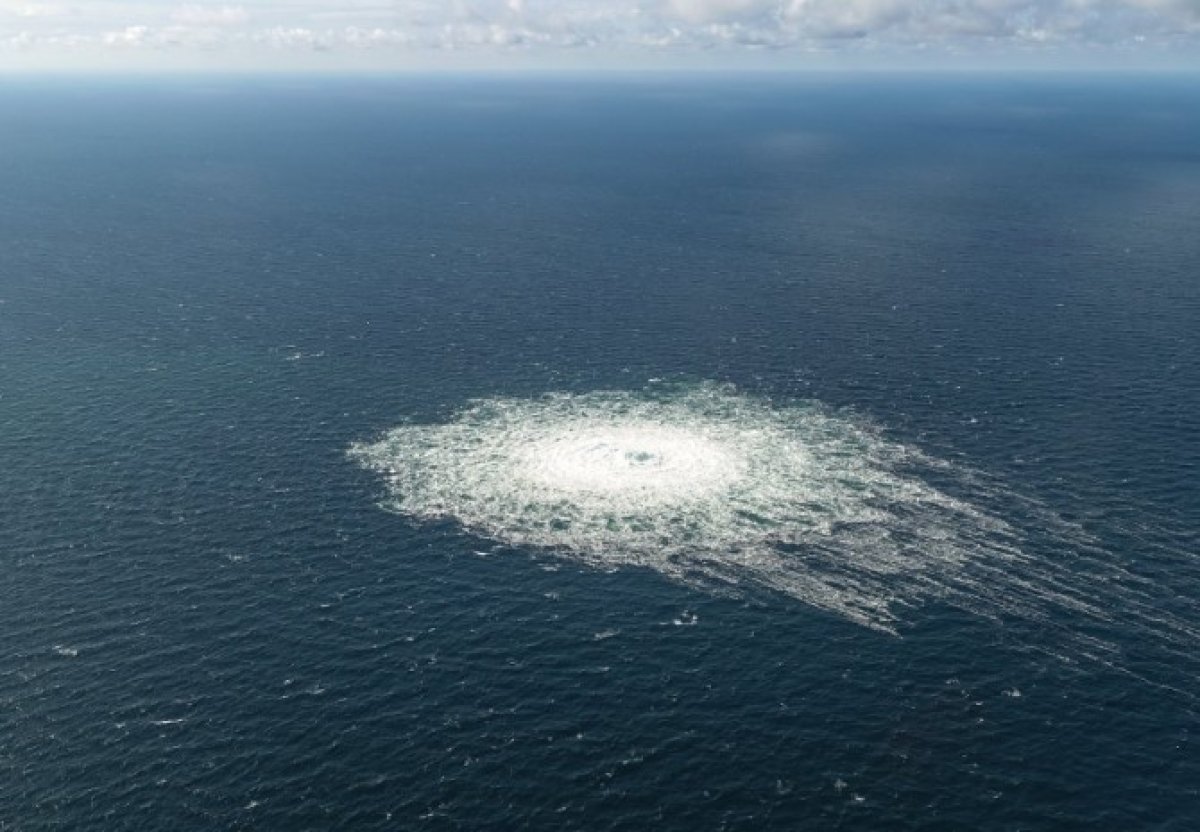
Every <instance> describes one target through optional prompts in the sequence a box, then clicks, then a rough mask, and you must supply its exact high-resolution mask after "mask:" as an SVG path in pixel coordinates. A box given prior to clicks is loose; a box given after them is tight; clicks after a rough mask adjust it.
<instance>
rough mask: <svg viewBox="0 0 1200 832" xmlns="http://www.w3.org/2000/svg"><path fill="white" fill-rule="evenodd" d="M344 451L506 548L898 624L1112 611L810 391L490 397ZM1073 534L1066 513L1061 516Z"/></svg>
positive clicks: (934, 475)
mask: <svg viewBox="0 0 1200 832" xmlns="http://www.w3.org/2000/svg"><path fill="white" fill-rule="evenodd" d="M351 454H352V456H353V457H355V458H356V459H358V460H360V461H361V462H362V463H363V464H364V465H366V466H367V467H369V468H371V469H373V470H375V471H378V472H380V473H381V474H383V475H384V476H385V477H386V478H387V482H388V486H389V497H388V499H387V501H386V505H387V507H388V508H390V509H392V510H394V511H397V512H400V513H402V514H405V515H408V516H411V517H413V518H416V519H418V520H431V519H436V518H449V519H453V520H455V521H457V522H458V523H460V524H461V525H462V526H463V527H464V528H465V529H466V530H468V531H470V532H472V533H474V534H476V535H479V536H482V537H486V538H490V539H492V540H495V541H499V542H502V543H505V544H509V545H512V546H517V547H531V548H536V549H539V550H544V551H548V552H552V553H554V554H556V555H559V556H561V557H564V558H571V559H574V560H577V561H581V562H583V563H586V564H589V565H592V566H597V567H605V568H612V567H624V566H637V567H646V568H650V569H653V570H655V571H657V572H660V573H662V574H663V575H666V576H668V577H670V578H672V579H676V580H679V581H684V582H687V583H691V584H703V585H705V586H707V587H710V588H716V589H719V590H725V591H733V592H739V591H742V590H747V589H755V588H765V589H769V590H772V591H775V592H780V593H784V594H786V595H788V596H791V597H793V598H795V599H798V600H800V601H803V602H804V603H807V604H811V605H812V606H814V607H818V608H821V609H824V610H828V611H830V612H833V613H836V614H838V615H841V616H844V617H846V618H848V619H851V620H853V621H855V622H858V623H860V624H863V625H866V626H869V627H873V628H876V629H881V630H887V631H894V630H895V627H896V626H897V624H898V623H899V617H898V616H899V611H900V610H902V609H903V608H905V607H907V606H912V605H916V604H920V603H923V602H926V601H929V600H933V599H939V600H946V601H949V602H951V603H954V604H956V605H958V606H960V607H965V608H969V609H972V610H975V611H978V612H981V613H984V614H987V615H990V616H1001V615H1004V614H1007V613H1013V614H1019V615H1022V616H1031V615H1043V614H1045V612H1046V611H1047V610H1048V609H1049V608H1056V609H1062V608H1064V607H1069V608H1073V609H1076V610H1079V611H1083V612H1086V613H1088V614H1089V615H1096V616H1102V615H1103V611H1102V610H1099V609H1097V608H1095V607H1094V606H1093V605H1091V604H1090V603H1089V602H1088V601H1087V600H1086V597H1085V596H1084V595H1083V594H1081V593H1075V592H1072V591H1070V590H1069V589H1067V588H1065V587H1064V585H1063V582H1062V581H1060V580H1058V579H1057V578H1056V577H1055V576H1054V575H1053V574H1052V572H1053V569H1050V568H1043V567H1041V566H1039V565H1038V564H1036V563H1035V562H1034V561H1032V560H1031V559H1030V558H1029V557H1028V556H1027V555H1026V554H1025V553H1024V552H1023V550H1022V545H1021V544H1022V539H1021V538H1022V536H1021V534H1020V532H1019V531H1018V530H1017V529H1015V528H1014V527H1013V526H1011V525H1010V524H1009V523H1007V522H1005V521H1004V520H1003V519H1001V518H1000V517H999V516H997V515H996V514H994V513H991V512H989V511H987V510H985V509H984V508H981V507H980V506H979V505H976V504H973V503H972V502H968V501H967V500H965V499H963V498H962V497H961V496H952V495H951V494H950V493H948V490H945V486H944V487H943V488H938V487H935V486H934V485H933V484H932V482H931V480H933V479H937V480H938V481H941V482H945V483H947V484H953V485H958V486H963V490H965V491H970V490H972V489H974V491H975V492H976V493H978V492H979V490H980V486H979V485H978V483H975V484H973V485H971V486H970V487H969V488H968V487H967V486H966V483H967V481H968V476H967V475H966V474H965V473H963V472H959V471H957V470H956V469H955V468H954V467H953V466H950V465H948V464H946V463H943V462H939V461H938V460H934V459H930V458H929V457H927V456H926V455H924V454H922V453H920V452H919V451H917V450H916V449H914V448H911V447H908V446H906V445H903V444H900V443H897V442H894V441H890V440H888V439H887V438H885V437H884V436H882V435H881V434H880V432H878V431H877V430H875V429H873V428H872V427H870V426H869V425H866V424H864V423H863V422H861V421H859V420H857V419H855V418H852V417H850V416H847V415H846V414H844V413H839V412H835V411H832V410H829V409H828V408H825V407H822V406H820V405H818V404H814V403H798V404H787V405H774V404H772V403H770V402H768V401H765V400H762V399H758V398H755V397H751V396H747V395H744V394H740V393H738V392H737V391H736V390H734V389H732V388H730V387H726V386H721V385H715V384H707V385H701V386H699V387H692V388H686V389H680V388H671V389H667V390H658V391H655V390H650V391H648V392H644V393H629V392H594V393H586V394H554V395H547V396H543V397H541V398H537V399H507V398H501V399H487V400H481V401H477V402H475V403H473V404H472V405H470V406H469V407H468V408H466V409H465V410H463V411H462V412H460V413H459V414H458V415H457V416H456V417H455V418H454V419H453V420H451V421H449V422H447V423H445V424H438V425H408V426H403V427H399V428H396V429H394V430H392V431H391V432H390V433H388V434H387V435H386V436H384V437H383V438H382V439H381V440H379V441H377V442H372V443H364V444H358V445H355V446H353V447H352V449H351ZM1064 528H1065V526H1064Z"/></svg>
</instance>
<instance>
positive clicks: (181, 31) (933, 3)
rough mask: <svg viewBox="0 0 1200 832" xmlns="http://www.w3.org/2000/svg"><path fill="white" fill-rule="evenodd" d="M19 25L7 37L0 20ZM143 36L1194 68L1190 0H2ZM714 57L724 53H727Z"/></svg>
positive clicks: (79, 40)
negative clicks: (988, 57)
mask: <svg viewBox="0 0 1200 832" xmlns="http://www.w3.org/2000/svg"><path fill="white" fill-rule="evenodd" d="M6 19H9V20H14V19H15V20H19V23H17V24H16V28H17V30H18V31H7V30H6V27H5V23H4V21H5V20H6ZM145 44H151V45H155V46H158V47H162V48H171V49H174V50H176V51H187V50H188V49H194V50H197V51H203V52H204V53H205V54H209V55H212V54H220V53H221V52H222V51H225V52H242V53H246V54H251V53H253V51H254V50H255V49H266V50H268V51H270V52H273V53H278V52H279V51H281V50H282V51H295V52H297V53H305V52H307V53H311V52H313V51H322V52H331V53H335V54H355V53H371V54H374V55H393V56H412V55H421V54H431V53H456V54H464V53H481V54H488V55H492V56H501V57H499V58H497V60H503V57H502V56H503V55H504V54H510V53H511V54H522V55H526V56H531V55H532V56H535V57H536V56H537V55H538V54H542V53H549V52H559V53H561V52H565V51H568V52H569V51H574V52H578V53H580V54H588V55H592V56H605V55H610V56H611V55H623V56H626V57H628V56H630V55H633V56H636V55H643V56H658V57H664V56H665V59H667V60H672V59H675V58H680V57H684V58H686V57H689V56H690V57H691V58H696V56H701V57H702V58H703V60H709V61H720V60H725V59H731V56H732V59H736V56H737V55H739V54H760V55H764V54H768V55H780V56H783V57H781V58H779V60H784V59H786V57H787V56H788V55H791V56H802V55H805V54H810V53H813V52H821V53H825V54H833V53H837V52H843V53H846V54H848V55H851V56H853V55H855V54H868V53H874V54H879V53H887V54H893V55H904V54H917V53H920V54H924V55H930V54H945V55H953V54H957V55H962V54H971V53H973V52H986V51H992V52H997V53H1003V52H1005V51H1006V50H1007V51H1009V52H1012V53H1014V54H1017V53H1019V54H1022V55H1029V54H1038V53H1039V51H1040V52H1041V53H1045V54H1054V53H1055V52H1056V51H1058V52H1064V53H1065V52H1070V51H1072V50H1074V51H1080V50H1083V51H1089V50H1090V51H1091V52H1096V51H1097V50H1100V51H1103V50H1105V49H1119V50H1126V51H1130V50H1132V51H1135V52H1138V51H1140V53H1141V54H1145V55H1154V54H1155V50H1156V49H1160V48H1161V47H1162V46H1163V45H1168V46H1173V47H1174V48H1175V49H1176V51H1177V52H1178V53H1180V54H1184V55H1185V56H1186V55H1190V56H1191V57H1190V59H1189V60H1190V65H1192V66H1196V65H1197V64H1200V0H393V1H392V2H388V1H387V0H341V2H334V0H325V1H324V2H319V1H318V0H242V2H241V3H240V4H237V5H231V4H228V3H213V2H199V1H198V2H189V3H164V2H152V0H125V1H123V0H99V2H94V3H86V4H85V3H78V2H73V3H66V2H65V0H64V2H62V3H57V2H47V3H41V2H24V0H22V1H21V2H15V1H14V0H0V59H2V58H3V55H4V50H5V49H7V50H9V51H13V50H21V51H30V50H37V49H39V48H42V49H44V50H45V51H47V53H48V54H49V53H51V52H53V51H54V50H59V51H63V52H64V54H65V50H68V49H78V48H84V47H86V48H114V49H127V48H128V47H130V46H134V45H145ZM722 56H724V57H722Z"/></svg>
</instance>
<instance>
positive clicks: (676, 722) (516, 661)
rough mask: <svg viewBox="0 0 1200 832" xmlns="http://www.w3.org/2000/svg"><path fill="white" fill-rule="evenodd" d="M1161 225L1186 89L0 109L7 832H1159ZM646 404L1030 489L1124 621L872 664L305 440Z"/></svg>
mask: <svg viewBox="0 0 1200 832" xmlns="http://www.w3.org/2000/svg"><path fill="white" fill-rule="evenodd" d="M1197 229H1200V92H1197V88H1196V86H1195V85H1194V83H1191V82H1190V81H1184V80H1174V81H1172V80H1169V79H1152V78H1134V79H1105V80H1099V79H1087V78H1075V79H1071V78H1067V79H1063V78H1059V79H1056V80H1052V79H1036V78H1026V79H1017V80H1012V79H1009V80H1005V79H997V78H990V79H977V80H972V81H954V82H951V81H947V80H921V79H911V80H906V81H886V80H882V79H880V80H874V81H849V80H832V79H824V80H782V79H743V80H714V79H703V80H666V79H660V80H645V79H643V80H633V79H631V80H627V81H620V82H613V81H609V82H599V81H585V80H577V81H556V82H554V81H519V80H509V81H503V82H500V81H482V80H475V81H472V80H465V79H463V80H408V81H385V80H346V81H337V82H334V81H315V80H306V79H289V80H273V81H269V82H268V81H247V80H242V81H235V80H219V81H212V82H201V81H195V80H188V81H175V82H169V83H166V82H164V83H159V84H149V83H134V82H109V83H105V84H85V83H82V82H68V81H21V82H16V81H12V80H9V81H6V82H4V84H3V85H2V86H0V830H10V829H11V830H41V829H109V830H122V829H162V828H177V829H251V828H253V829H280V830H283V829H286V830H300V829H518V828H521V829H589V830H597V829H622V830H642V829H650V828H653V829H678V830H694V829H754V830H760V829H788V830H793V829H895V830H901V829H913V830H915V829H922V830H924V829H967V828H971V829H1003V830H1017V829H1023V830H1040V829H1054V830H1065V829H1084V828H1087V829H1159V830H1172V831H1174V830H1191V829H1195V828H1197V827H1198V826H1200V752H1198V748H1197V739H1196V737H1195V734H1196V732H1197V730H1198V729H1200V724H1198V720H1197V697H1198V696H1200V682H1197V674H1198V672H1200V660H1198V658H1197V657H1198V655H1200V651H1198V648H1200V640H1198V639H1197V637H1196V635H1195V629H1196V628H1200V564H1198V561H1197V556H1198V555H1200V552H1198V551H1197V549H1198V547H1200V544H1198V540H1200V485H1198V475H1200V415H1198V414H1200V347H1198V344H1200V337H1198V336H1200V233H1197ZM651 379H668V380H671V381H673V382H677V383H679V384H684V385H687V384H695V383H701V382H703V381H710V382H717V383H722V384H732V385H734V387H735V389H738V390H742V391H745V392H746V394H747V395H753V396H756V397H767V398H770V399H772V400H776V401H780V402H786V401H799V400H816V401H819V402H821V403H823V405H825V406H828V407H831V408H836V409H840V410H842V411H843V412H848V413H853V414H855V418H857V419H861V420H864V421H869V422H871V423H873V424H875V425H877V426H878V427H879V429H880V430H882V431H883V432H884V434H885V435H886V436H887V437H888V438H889V439H890V440H894V441H895V442H899V443H903V444H906V445H910V446H912V447H915V448H919V449H921V450H922V451H924V452H926V453H928V454H930V455H931V456H934V457H936V458H940V459H943V460H948V461H951V462H952V463H953V464H955V465H957V466H961V467H962V468H963V469H964V470H966V469H969V470H972V471H976V472H978V473H979V475H980V476H986V477H988V478H990V480H991V481H993V482H995V483H998V484H999V485H998V486H997V488H998V489H1000V490H1002V491H1003V492H1004V493H1007V494H1011V495H1012V500H1011V506H1014V508H1012V511H1014V512H1019V508H1016V506H1019V505H1020V500H1025V499H1028V500H1034V501H1038V504H1039V505H1041V506H1043V507H1044V509H1045V511H1047V512H1052V513H1053V514H1054V515H1055V516H1057V517H1059V518H1061V519H1062V521H1063V522H1066V523H1072V524H1076V525H1077V527H1078V528H1079V529H1080V530H1081V535H1080V539H1081V540H1082V539H1084V538H1085V537H1086V540H1087V541H1088V542H1087V543H1086V545H1085V544H1082V543H1081V544H1080V545H1079V546H1077V547H1071V546H1064V545H1060V544H1055V543H1052V542H1051V540H1050V538H1045V539H1043V538H1042V537H1040V536H1039V533H1038V532H1039V530H1038V528H1036V524H1031V522H1030V520H1029V518H1028V517H1015V516H1014V517H1013V518H1010V519H1012V521H1013V522H1014V523H1015V524H1017V525H1019V526H1021V527H1022V528H1023V529H1024V530H1025V531H1024V533H1025V535H1026V543H1025V546H1026V554H1028V555H1030V556H1031V557H1034V558H1037V559H1038V560H1039V561H1044V562H1053V563H1054V564H1056V565H1057V566H1061V567H1063V568H1065V569H1066V570H1067V571H1068V572H1069V573H1070V574H1072V575H1073V576H1076V577H1077V583H1076V584H1075V586H1074V588H1075V589H1076V590H1077V591H1079V592H1082V593H1085V594H1086V593H1090V592H1093V591H1094V592H1095V594H1096V597H1099V598H1103V599H1106V600H1105V603H1106V604H1107V605H1108V606H1109V607H1111V608H1112V613H1111V617H1110V618H1108V619H1107V620H1090V621H1075V620H1073V619H1072V618H1071V616H1070V614H1069V613H1067V612H1064V613H1063V614H1062V616H1061V618H1060V619H1056V620H1054V621H1053V622H1050V623H1047V622H1039V621H1027V620H1021V619H1020V617H1019V616H1016V617H1014V619H1013V620H1011V621H1007V620H992V619H988V618H984V617H981V616H979V615H975V614H973V613H972V612H971V611H970V610H964V609H960V608H958V607H956V606H954V605H953V604H949V603H947V604H938V603H928V604H923V605H921V606H919V607H917V608H913V609H907V610H905V611H904V612H903V614H902V620H903V626H902V627H901V628H900V631H901V632H900V636H899V637H894V636H889V635H886V634H882V633H879V632H876V631H873V630H870V629H867V628H864V627H860V626H858V625H856V624H854V623H852V622H849V621H846V620H843V619H841V618H839V617H836V616H833V615H830V614H828V613H825V612H822V611H819V610H816V609H813V608H811V607H809V606H806V605H804V604H801V603H798V602H796V601H795V600H794V599H791V598H789V597H781V596H777V595H772V594H771V593H769V592H762V593H750V594H748V595H745V596H741V597H729V596H726V595H720V594H713V593H710V592H705V591H704V590H702V589H698V588H695V587H689V586H683V585H680V584H677V583H673V582H671V581H668V580H666V579H665V578H663V577H662V576H661V575H659V574H657V573H654V572H649V571H641V570H637V569H619V570H616V571H603V570H599V571H597V570H590V569H586V568H581V567H578V566H574V565H572V562H571V561H569V560H567V561H563V560H561V559H558V558H556V557H554V556H553V555H552V554H549V553H546V552H537V551H522V550H520V549H517V550H511V549H506V550H503V551H500V552H495V551H492V550H490V549H489V548H488V544H487V542H486V541H481V540H480V539H478V538H475V537H472V536H470V535H467V534H465V533H463V532H462V531H461V530H460V529H458V528H457V527H456V526H455V525H454V523H453V522H451V521H449V520H447V521H445V522H434V523H414V522H411V521H409V520H408V519H406V518H404V517H402V516H398V515H396V514H393V513H389V512H386V511H383V510H381V508H380V506H379V502H380V501H381V499H382V498H383V488H382V484H381V482H380V481H379V479H378V478H377V477H375V476H374V475H372V474H371V473H370V472H367V471H365V470H363V469H362V468H360V467H359V466H358V465H356V464H355V462H354V461H353V460H351V459H350V458H348V457H347V455H346V450H347V448H348V447H349V445H350V444H351V443H352V442H355V441H362V440H370V439H372V438H374V437H377V436H379V435H380V434H381V433H382V432H383V431H384V430H386V429H388V428H391V427H393V426H395V425H397V424H400V423H403V422H411V423H420V422H440V421H445V420H447V419H450V418H452V417H453V415H454V414H455V413H456V412H457V411H458V410H459V409H461V408H462V407H463V406H464V405H465V404H466V403H467V402H468V401H469V400H471V399H473V398H477V397H489V396H517V397H520V396H534V395H538V394H541V393H544V392H547V391H562V392H568V393H586V392H589V391H594V390H633V391H636V390H640V389H642V388H643V387H645V386H646V385H647V384H648V383H649V382H650V380H651ZM939 485H940V486H942V487H945V488H953V485H952V484H939ZM1002 509H1003V506H1000V507H999V508H997V507H995V506H994V507H992V510H1002ZM479 551H492V554H491V556H489V557H481V556H479V555H477V554H476V553H477V552H479ZM1113 570H1116V573H1119V574H1121V575H1124V576H1126V577H1125V578H1124V579H1123V580H1127V581H1129V582H1130V583H1131V588H1129V589H1128V590H1126V589H1124V588H1116V589H1114V588H1113V587H1112V586H1109V583H1111V579H1110V578H1108V577H1105V576H1107V575H1111V574H1116V573H1114V571H1113ZM1021 577H1022V576H1021V575H1019V574H1018V575H1013V576H1008V577H1007V578H1005V579H1006V580H1009V579H1011V580H1014V581H1019V580H1020V579H1021ZM1073 579H1075V578H1073ZM1133 584H1136V593H1135V591H1134V588H1132V585H1133ZM1135 598H1136V601H1137V604H1138V608H1139V610H1140V611H1139V613H1138V615H1137V616H1133V615H1126V614H1125V611H1124V610H1123V608H1122V603H1123V599H1128V600H1131V601H1132V600H1133V599H1135ZM1147 610H1149V611H1150V612H1149V613H1147ZM1155 611H1160V612H1161V624H1159V625H1156V624H1155V623H1154V620H1155V615H1154V613H1155ZM685 613H686V615H685ZM676 621H685V622H687V621H694V624H693V625H692V626H674V622H676ZM1059 627H1061V628H1064V629H1066V630H1071V631H1079V632H1083V633H1085V634H1086V635H1088V636H1094V637H1096V638H1098V639H1103V640H1105V641H1106V642H1109V643H1112V644H1114V645H1115V646H1116V649H1117V653H1116V654H1115V655H1107V657H1106V658H1104V659H1103V660H1097V659H1091V658H1088V657H1086V656H1084V655H1080V654H1077V653H1074V652H1072V650H1071V649H1070V648H1069V647H1064V646H1063V644H1064V642H1063V640H1062V639H1061V638H1060V637H1059V636H1058V634H1057V633H1056V632H1053V631H1054V630H1056V629H1057V628H1059ZM612 633H615V635H612V637H606V638H597V635H598V634H602V635H606V636H607V635H609V634H612ZM1018 693H1019V695H1017V694H1018Z"/></svg>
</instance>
